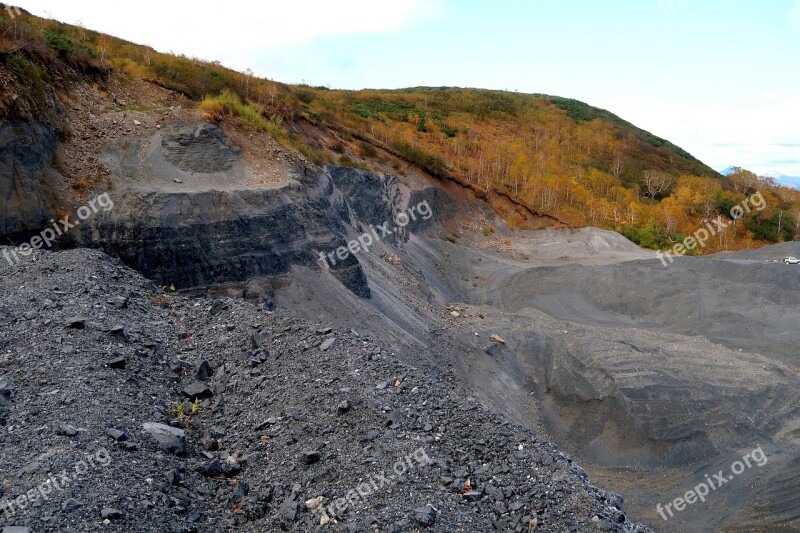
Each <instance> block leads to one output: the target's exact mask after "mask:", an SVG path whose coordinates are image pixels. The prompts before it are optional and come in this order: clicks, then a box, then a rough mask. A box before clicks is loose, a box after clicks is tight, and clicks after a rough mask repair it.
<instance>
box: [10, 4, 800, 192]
mask: <svg viewBox="0 0 800 533" xmlns="http://www.w3.org/2000/svg"><path fill="white" fill-rule="evenodd" d="M16 1H17V2H18V3H19V6H20V7H23V8H25V9H27V10H29V11H30V12H32V13H34V14H37V15H43V16H50V17H52V18H56V19H58V20H61V21H63V22H68V23H76V22H80V23H81V24H83V25H84V26H85V27H87V28H91V29H94V30H98V31H102V32H105V33H110V34H112V35H115V36H118V37H122V38H125V39H128V40H130V41H134V42H137V43H141V44H147V45H150V46H152V47H153V48H156V49H157V50H160V51H163V52H174V53H180V54H186V55H188V56H192V57H199V58H202V59H207V60H218V61H220V62H222V63H223V64H224V65H226V66H229V67H232V68H235V69H237V70H245V69H247V68H250V69H252V70H253V71H254V72H255V73H256V74H257V75H260V76H262V77H266V78H270V79H274V80H278V81H282V82H286V83H300V82H303V83H308V84H311V85H325V86H328V87H331V88H344V89H362V88H401V87H413V86H420V85H426V86H459V87H481V88H489V89H504V90H510V91H519V92H525V93H545V94H552V95H558V96H564V97H569V98H576V99H578V100H581V101H584V102H586V103H589V104H591V105H594V106H596V107H601V108H604V109H608V110H609V111H611V112H613V113H615V114H617V115H619V116H620V117H622V118H624V119H626V120H628V121H630V122H632V123H634V124H635V125H637V126H639V127H641V128H644V129H646V130H648V131H650V132H652V133H654V134H656V135H658V136H660V137H664V138H666V139H669V140H670V141H672V142H674V143H675V144H677V145H678V146H681V147H682V148H684V149H686V150H687V151H689V152H690V153H691V154H693V155H694V156H695V157H697V158H698V159H700V160H702V161H703V162H705V163H707V164H708V165H710V166H712V167H713V168H716V169H717V170H722V169H723V168H725V167H728V166H742V167H745V168H748V169H751V170H753V171H755V172H758V173H760V174H786V175H791V176H800V0H748V1H745V0H605V1H597V0H494V1H477V0H371V1H367V0H336V1H331V0H324V1H323V0H305V1H304V0H283V1H281V2H274V1H272V0H261V1H258V2H252V1H237V0H228V1H225V2H220V1H213V2H211V1H205V0H199V1H193V2H165V1H161V2H155V1H152V0H140V1H137V2H135V3H133V2H122V1H118V2H97V1H90V0H69V1H66V2H65V1H64V0H16ZM126 6H128V7H127V8H126Z"/></svg>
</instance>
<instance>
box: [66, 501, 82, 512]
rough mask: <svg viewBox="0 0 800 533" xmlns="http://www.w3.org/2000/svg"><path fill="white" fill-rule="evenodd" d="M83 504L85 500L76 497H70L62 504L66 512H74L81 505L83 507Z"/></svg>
mask: <svg viewBox="0 0 800 533" xmlns="http://www.w3.org/2000/svg"><path fill="white" fill-rule="evenodd" d="M83 505H84V504H83V502H81V501H78V500H76V499H75V498H70V499H68V500H66V501H65V502H64V503H63V504H62V505H61V509H62V510H63V511H64V512H65V513H74V512H75V511H77V510H78V509H80V508H81V507H83Z"/></svg>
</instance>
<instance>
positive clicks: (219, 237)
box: [91, 183, 369, 297]
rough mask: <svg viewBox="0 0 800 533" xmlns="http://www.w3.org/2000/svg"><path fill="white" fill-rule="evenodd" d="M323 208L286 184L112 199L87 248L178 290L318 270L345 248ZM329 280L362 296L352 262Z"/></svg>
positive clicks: (130, 194)
mask: <svg viewBox="0 0 800 533" xmlns="http://www.w3.org/2000/svg"><path fill="white" fill-rule="evenodd" d="M328 210H329V205H327V204H326V202H325V201H324V200H323V199H321V198H319V197H316V198H315V197H312V196H309V195H308V194H307V192H306V190H305V189H304V188H303V187H301V186H300V185H299V184H297V183H294V184H290V185H287V186H284V187H281V188H278V189H271V190H267V189H263V190H255V189H254V190H237V191H204V192H196V193H188V194H187V193H177V192H154V193H149V194H146V195H144V196H143V195H141V193H140V192H138V191H134V190H130V191H126V192H124V193H118V194H117V196H116V199H115V208H114V210H113V211H111V212H109V213H108V216H107V217H105V218H104V219H103V220H102V221H100V222H99V223H98V224H97V227H96V230H95V233H93V234H92V235H91V242H92V243H93V244H95V245H97V246H101V247H102V248H103V249H104V250H105V251H106V252H108V253H110V254H113V255H116V256H118V257H120V258H121V259H122V260H123V261H125V263H126V264H128V265H130V266H132V267H133V268H135V269H137V270H139V271H140V272H142V273H144V274H145V275H147V276H149V277H151V278H152V279H154V280H157V281H159V282H160V283H162V284H166V285H169V284H174V285H175V286H176V287H179V288H190V287H200V286H207V285H211V284H214V283H224V282H230V281H245V280H247V279H249V278H253V277H259V276H270V275H278V274H284V273H287V272H289V271H290V269H291V268H292V266H293V265H303V266H307V267H310V268H315V269H316V268H319V266H318V264H317V261H318V259H319V252H328V251H331V250H335V249H336V248H337V247H339V246H345V245H346V242H345V241H344V239H343V237H342V233H343V230H342V228H341V225H340V224H339V223H337V221H336V220H335V219H332V218H330V217H329V216H328V214H327V212H328ZM334 273H335V274H337V275H338V277H340V279H341V281H342V282H343V283H344V284H345V285H346V286H347V287H348V288H349V289H351V290H352V291H353V292H354V293H355V294H357V295H359V296H361V297H368V296H369V288H368V286H367V284H366V278H365V277H364V275H363V273H362V272H360V268H359V265H358V262H357V260H356V259H355V257H349V258H347V259H346V260H345V261H342V262H341V263H340V264H339V265H338V268H336V269H335V270H334Z"/></svg>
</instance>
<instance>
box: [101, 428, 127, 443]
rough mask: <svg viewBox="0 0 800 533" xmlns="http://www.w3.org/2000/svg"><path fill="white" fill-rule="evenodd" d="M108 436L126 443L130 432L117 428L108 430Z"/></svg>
mask: <svg viewBox="0 0 800 533" xmlns="http://www.w3.org/2000/svg"><path fill="white" fill-rule="evenodd" d="M106 435H108V436H109V437H111V438H112V439H114V440H115V441H117V442H125V441H126V440H128V432H127V431H124V430H121V429H117V428H108V429H107V430H106Z"/></svg>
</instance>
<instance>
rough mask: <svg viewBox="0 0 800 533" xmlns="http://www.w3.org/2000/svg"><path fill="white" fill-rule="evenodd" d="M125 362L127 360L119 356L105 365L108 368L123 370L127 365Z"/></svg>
mask: <svg viewBox="0 0 800 533" xmlns="http://www.w3.org/2000/svg"><path fill="white" fill-rule="evenodd" d="M127 362H128V360H127V359H125V358H124V357H121V356H120V357H115V358H114V359H111V360H110V361H109V362H108V363H107V364H108V367H109V368H116V369H123V368H125V365H126V364H127Z"/></svg>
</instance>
